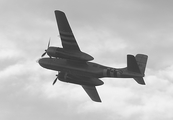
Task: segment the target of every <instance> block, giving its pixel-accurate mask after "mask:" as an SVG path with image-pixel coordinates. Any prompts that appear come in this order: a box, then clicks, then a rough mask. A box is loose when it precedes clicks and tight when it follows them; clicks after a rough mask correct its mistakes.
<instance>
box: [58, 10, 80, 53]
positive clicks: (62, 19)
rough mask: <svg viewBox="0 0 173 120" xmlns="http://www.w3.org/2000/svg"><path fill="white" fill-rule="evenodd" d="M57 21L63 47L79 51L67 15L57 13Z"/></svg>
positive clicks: (60, 12)
mask: <svg viewBox="0 0 173 120" xmlns="http://www.w3.org/2000/svg"><path fill="white" fill-rule="evenodd" d="M55 16H56V21H57V24H58V29H59V34H60V37H61V42H62V46H63V48H64V49H66V50H77V51H80V48H79V46H78V44H77V42H76V39H75V37H74V35H73V32H72V30H71V28H70V25H69V23H68V20H67V18H66V15H65V13H64V12H62V11H58V10H56V11H55Z"/></svg>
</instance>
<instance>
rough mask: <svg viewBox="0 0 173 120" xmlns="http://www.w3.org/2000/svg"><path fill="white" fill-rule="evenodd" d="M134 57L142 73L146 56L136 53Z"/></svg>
mask: <svg viewBox="0 0 173 120" xmlns="http://www.w3.org/2000/svg"><path fill="white" fill-rule="evenodd" d="M135 59H136V62H137V64H138V67H139V69H140V72H141V74H144V73H145V68H146V64H147V59H148V56H147V55H144V54H137V55H136V57H135Z"/></svg>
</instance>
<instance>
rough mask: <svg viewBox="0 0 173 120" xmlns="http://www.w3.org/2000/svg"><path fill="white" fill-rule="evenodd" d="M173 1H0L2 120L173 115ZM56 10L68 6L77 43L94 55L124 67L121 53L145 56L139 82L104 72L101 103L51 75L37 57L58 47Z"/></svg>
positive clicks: (142, 119) (130, 119)
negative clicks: (107, 75) (47, 49)
mask: <svg viewBox="0 0 173 120" xmlns="http://www.w3.org/2000/svg"><path fill="white" fill-rule="evenodd" d="M172 5H173V1H171V0H157V1H156V0H108V1H100V0H94V1H93V0H73V1H72V0H49V1H48V0H28V1H24V0H0V42H1V44H0V66H1V67H0V96H1V97H0V119H1V120H48V119H49V120H69V119H70V120H96V119H99V120H156V119H157V120H172V119H173V114H172V111H173V74H172V73H173V55H172V50H173V34H172V33H173V23H172V21H173V8H172ZM54 10H61V11H64V12H65V13H66V16H67V18H68V21H69V23H70V25H71V28H72V30H73V33H74V35H75V37H76V39H77V42H78V44H79V46H80V49H81V50H82V51H83V52H86V53H88V54H90V55H92V56H93V57H94V61H93V62H97V63H100V64H102V65H107V66H110V67H115V68H116V67H126V61H127V60H126V59H127V58H126V57H127V54H133V55H136V54H138V53H142V54H147V55H148V56H149V58H148V63H147V68H146V73H145V75H146V76H145V78H144V79H145V82H146V85H145V86H141V85H139V84H137V83H136V82H135V81H134V80H133V79H119V78H103V79H102V80H103V81H104V85H102V86H99V87H97V90H98V92H99V95H100V97H101V99H102V103H96V102H93V101H91V100H90V98H89V97H88V96H87V94H86V93H85V92H84V90H83V89H82V87H80V86H78V85H74V84H69V83H63V82H60V81H57V83H56V84H55V85H54V86H52V83H53V80H54V79H55V78H56V76H55V75H56V74H57V72H56V71H50V70H47V69H43V68H42V67H41V66H39V64H38V63H37V62H36V61H37V60H38V59H39V58H40V57H41V55H42V54H43V52H44V50H45V49H46V47H47V44H48V41H49V39H51V45H52V46H57V47H58V46H59V47H61V41H60V38H59V37H58V34H59V33H58V29H57V24H56V20H55V15H54Z"/></svg>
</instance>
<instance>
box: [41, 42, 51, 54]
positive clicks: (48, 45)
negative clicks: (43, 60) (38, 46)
mask: <svg viewBox="0 0 173 120" xmlns="http://www.w3.org/2000/svg"><path fill="white" fill-rule="evenodd" d="M49 46H50V39H49V42H48V45H47V49H46V50H45V52H44V53H43V54H42V55H41V57H44V56H45V55H46V53H47V50H48V48H49Z"/></svg>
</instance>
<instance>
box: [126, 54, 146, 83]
mask: <svg viewBox="0 0 173 120" xmlns="http://www.w3.org/2000/svg"><path fill="white" fill-rule="evenodd" d="M147 59H148V56H147V55H143V54H137V55H136V57H134V56H133V55H127V70H128V71H129V72H134V73H138V74H141V75H142V76H145V75H144V73H145V68H146V64H147ZM134 80H135V81H136V82H137V83H139V84H141V85H145V81H144V79H143V77H135V78H134Z"/></svg>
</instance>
